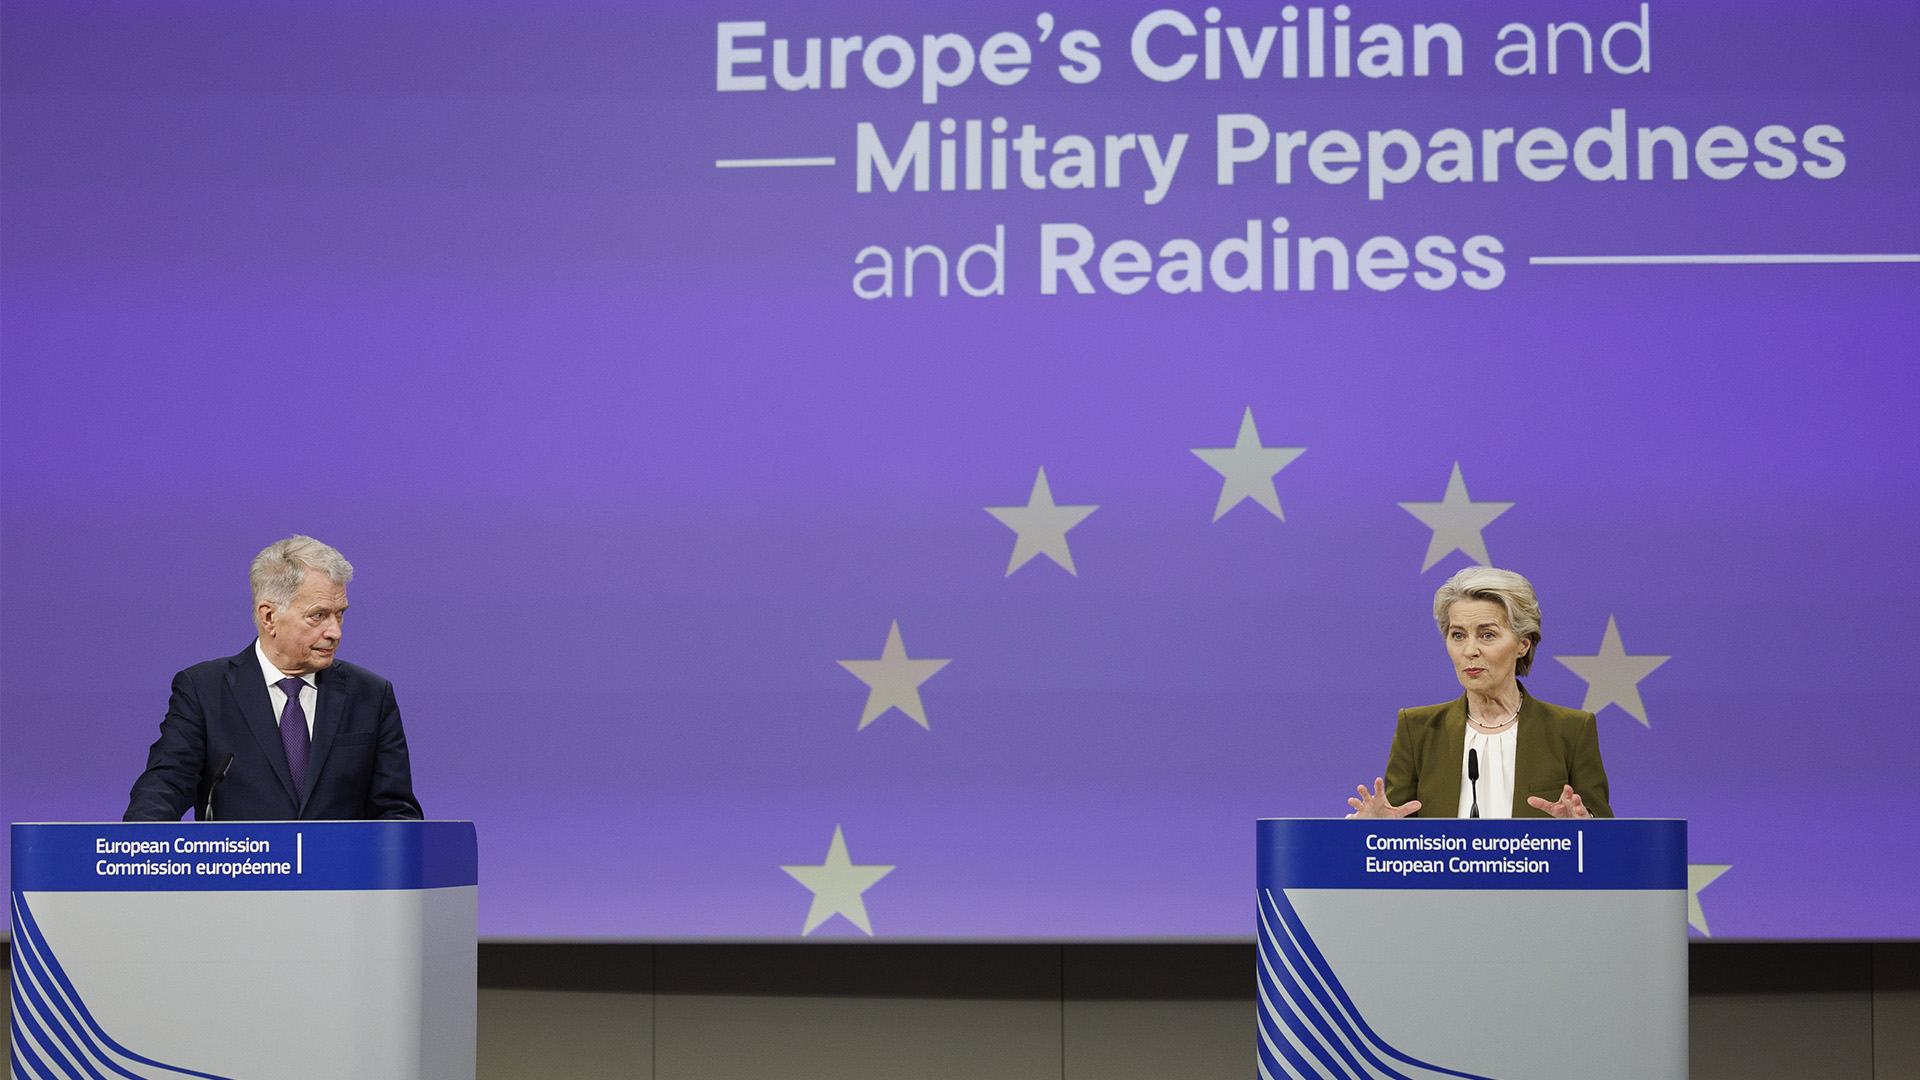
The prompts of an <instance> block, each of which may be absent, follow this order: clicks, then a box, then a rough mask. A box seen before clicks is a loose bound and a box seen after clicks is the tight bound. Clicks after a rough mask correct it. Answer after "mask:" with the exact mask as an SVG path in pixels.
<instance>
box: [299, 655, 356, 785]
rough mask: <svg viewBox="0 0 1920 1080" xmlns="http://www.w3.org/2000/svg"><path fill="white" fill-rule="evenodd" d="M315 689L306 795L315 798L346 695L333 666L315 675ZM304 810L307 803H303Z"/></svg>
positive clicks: (343, 713) (344, 708)
mask: <svg viewBox="0 0 1920 1080" xmlns="http://www.w3.org/2000/svg"><path fill="white" fill-rule="evenodd" d="M314 682H315V683H316V684H317V685H316V686H315V690H316V693H315V694H314V705H313V711H314V712H315V713H316V714H317V715H315V716H314V718H313V753H312V755H311V756H310V757H308V758H307V798H308V799H309V800H311V799H312V798H313V789H314V788H315V787H316V786H318V784H319V781H320V774H321V772H322V771H324V770H325V769H326V767H327V751H329V750H331V749H333V737H334V736H335V735H338V734H339V733H340V718H341V717H342V716H344V715H346V709H347V695H346V694H344V693H342V692H341V688H340V678H339V676H338V675H337V674H336V673H335V672H334V669H333V668H331V667H327V668H322V669H320V671H319V672H318V673H316V674H315V675H314ZM300 808H301V810H303V811H304V810H305V809H306V804H305V803H304V802H303V803H302V804H301V807H300Z"/></svg>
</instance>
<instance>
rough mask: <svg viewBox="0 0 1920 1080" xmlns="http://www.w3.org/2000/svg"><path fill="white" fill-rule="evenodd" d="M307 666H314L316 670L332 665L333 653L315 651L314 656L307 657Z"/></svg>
mask: <svg viewBox="0 0 1920 1080" xmlns="http://www.w3.org/2000/svg"><path fill="white" fill-rule="evenodd" d="M307 666H308V667H310V668H312V669H313V670H315V671H319V670H321V669H322V668H329V667H332V666H333V654H332V653H324V654H323V653H314V654H313V655H312V656H309V657H307Z"/></svg>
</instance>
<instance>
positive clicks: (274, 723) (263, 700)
mask: <svg viewBox="0 0 1920 1080" xmlns="http://www.w3.org/2000/svg"><path fill="white" fill-rule="evenodd" d="M227 689H228V690H230V691H232V693H233V700H234V702H235V703H236V704H238V706H239V708H240V715H241V717H242V718H243V719H245V720H246V723H247V730H248V731H251V732H252V733H253V739H254V741H255V742H256V743H259V744H260V752H261V753H262V754H264V755H265V756H266V759H267V764H268V765H270V766H272V767H273V775H275V776H277V777H279V778H280V786H281V787H282V788H285V789H286V792H287V798H288V799H289V800H292V799H293V798H294V794H293V773H292V771H291V770H289V769H288V768H287V747H286V744H285V743H283V742H281V741H280V721H279V718H278V717H276V716H274V715H273V699H272V698H270V697H268V696H267V677H266V675H265V674H264V673H263V672H261V670H260V658H259V657H257V656H255V655H254V654H253V646H251V645H249V646H247V650H246V651H245V652H243V653H241V654H240V655H239V656H236V657H234V658H233V660H232V661H231V662H230V664H229V666H228V668H227Z"/></svg>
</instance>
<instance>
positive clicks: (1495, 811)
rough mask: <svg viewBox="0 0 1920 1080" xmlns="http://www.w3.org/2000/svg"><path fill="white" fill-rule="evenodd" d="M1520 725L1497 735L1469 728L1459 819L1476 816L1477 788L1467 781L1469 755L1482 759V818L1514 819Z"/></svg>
mask: <svg viewBox="0 0 1920 1080" xmlns="http://www.w3.org/2000/svg"><path fill="white" fill-rule="evenodd" d="M1519 733H1520V725H1519V724H1518V723H1514V724H1510V725H1508V726H1507V729H1506V730H1505V731H1502V732H1501V733H1499V734H1498V735H1483V734H1481V733H1480V732H1478V731H1475V730H1473V725H1471V724H1469V725H1467V749H1466V753H1462V754H1461V755H1460V816H1461V817H1467V816H1468V815H1470V814H1471V813H1472V812H1473V801H1474V787H1475V785H1474V784H1473V782H1472V781H1469V780H1468V779H1467V754H1469V753H1475V752H1478V753H1479V755H1480V782H1479V795H1480V816H1481V817H1483V818H1510V817H1512V816H1513V751H1514V748H1515V747H1517V746H1518V745H1519Z"/></svg>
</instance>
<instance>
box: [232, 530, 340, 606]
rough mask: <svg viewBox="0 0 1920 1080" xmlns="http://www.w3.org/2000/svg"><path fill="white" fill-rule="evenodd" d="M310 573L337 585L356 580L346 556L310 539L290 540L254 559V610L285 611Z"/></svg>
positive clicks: (295, 538)
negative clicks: (262, 607) (269, 606)
mask: <svg viewBox="0 0 1920 1080" xmlns="http://www.w3.org/2000/svg"><path fill="white" fill-rule="evenodd" d="M309 570H318V571H320V572H321V573H323V574H325V575H327V578H328V579H329V580H331V581H332V582H333V583H334V584H335V585H345V584H348V583H349V582H351V581H352V580H353V564H352V563H350V562H348V561H347V557H346V556H345V555H342V554H340V553H339V552H338V551H335V550H334V549H333V548H331V547H328V546H327V545H326V544H323V543H321V542H320V541H318V540H315V539H314V538H313V537H311V536H289V537H287V538H286V539H285V540H281V541H279V542H278V543H274V544H269V545H267V549H266V550H265V551H262V552H261V553H260V554H258V555H255V556H254V557H253V573H252V574H251V577H252V580H253V604H254V606H255V607H259V606H260V604H261V603H262V602H265V603H270V604H272V605H273V607H274V610H276V611H279V610H281V609H284V608H285V607H286V606H287V605H288V604H291V603H293V597H294V594H295V593H298V592H299V591H300V584H301V582H304V581H305V580H307V571H309Z"/></svg>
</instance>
